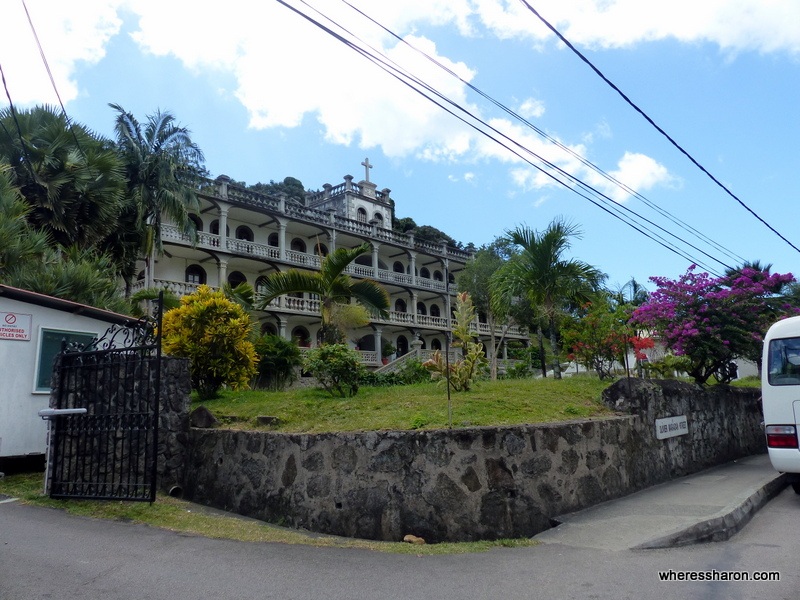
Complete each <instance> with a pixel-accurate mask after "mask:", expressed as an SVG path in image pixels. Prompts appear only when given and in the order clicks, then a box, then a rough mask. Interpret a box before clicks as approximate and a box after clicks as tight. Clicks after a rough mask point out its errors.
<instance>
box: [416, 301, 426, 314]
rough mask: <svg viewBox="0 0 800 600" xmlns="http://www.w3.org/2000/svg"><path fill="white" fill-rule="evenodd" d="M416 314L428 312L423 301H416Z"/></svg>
mask: <svg viewBox="0 0 800 600" xmlns="http://www.w3.org/2000/svg"><path fill="white" fill-rule="evenodd" d="M417 314H418V315H427V314H428V309H427V307H426V306H425V304H424V303H423V302H417Z"/></svg>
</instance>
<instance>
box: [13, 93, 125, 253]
mask: <svg viewBox="0 0 800 600" xmlns="http://www.w3.org/2000/svg"><path fill="white" fill-rule="evenodd" d="M0 129H2V130H3V132H4V135H2V136H0V163H5V164H7V165H10V166H11V167H12V169H13V174H14V177H13V183H14V185H15V186H16V187H17V188H18V189H19V191H20V193H21V194H22V196H23V197H24V198H25V201H26V202H27V203H28V205H29V206H30V209H31V210H30V212H29V213H28V215H27V220H28V222H29V223H30V224H31V226H32V227H33V228H35V229H36V230H39V231H42V232H44V233H45V234H46V235H47V236H48V238H49V240H50V244H51V245H53V246H57V245H58V246H62V247H65V248H66V247H69V246H77V247H79V248H80V249H82V250H85V249H91V248H94V247H96V246H97V245H98V244H100V243H102V241H103V240H104V239H105V238H107V237H108V236H109V235H111V234H113V233H114V231H115V230H116V224H117V219H118V217H119V214H120V211H121V209H122V203H123V201H124V194H125V179H124V174H123V170H122V164H121V162H120V160H119V157H118V156H117V154H116V153H115V152H114V149H113V144H112V142H111V141H110V140H106V139H103V138H101V137H99V136H97V135H95V134H93V133H92V132H91V131H89V130H88V129H87V128H86V127H84V126H82V125H80V124H78V123H69V122H68V121H67V118H66V117H65V116H64V115H62V114H60V113H58V112H56V110H55V109H54V108H52V107H48V106H38V107H35V108H32V109H30V110H24V111H13V112H12V111H11V109H5V110H2V111H0Z"/></svg>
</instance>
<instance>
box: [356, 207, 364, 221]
mask: <svg viewBox="0 0 800 600" xmlns="http://www.w3.org/2000/svg"><path fill="white" fill-rule="evenodd" d="M356 220H357V221H360V222H361V223H366V222H367V211H365V210H364V209H363V208H359V209H358V210H357V211H356Z"/></svg>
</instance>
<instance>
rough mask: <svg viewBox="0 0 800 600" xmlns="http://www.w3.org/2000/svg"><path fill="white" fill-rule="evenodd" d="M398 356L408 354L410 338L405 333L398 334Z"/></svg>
mask: <svg viewBox="0 0 800 600" xmlns="http://www.w3.org/2000/svg"><path fill="white" fill-rule="evenodd" d="M396 347H397V356H403V355H404V354H408V339H407V338H406V336H404V335H398V336H397V344H396Z"/></svg>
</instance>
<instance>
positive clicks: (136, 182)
mask: <svg viewBox="0 0 800 600" xmlns="http://www.w3.org/2000/svg"><path fill="white" fill-rule="evenodd" d="M109 106H111V108H113V109H114V110H115V111H116V112H117V117H116V120H115V124H114V131H115V133H116V138H117V149H118V152H119V155H120V157H121V159H122V161H123V163H124V165H125V177H126V179H127V190H128V200H129V202H128V204H127V206H126V209H125V213H124V214H123V219H124V221H125V222H126V224H128V226H129V227H131V231H133V232H135V235H134V236H133V238H132V239H129V240H128V243H129V244H134V245H135V246H138V250H139V251H141V252H142V253H143V254H144V256H145V261H146V262H147V264H148V269H147V275H148V277H149V276H150V269H149V265H150V264H151V263H152V260H153V254H154V253H161V252H162V251H163V247H162V242H161V224H162V216H166V217H167V218H168V219H170V220H171V221H172V222H173V223H175V225H176V226H178V227H180V228H182V229H183V230H184V231H186V232H187V233H189V234H194V225H193V223H192V222H191V220H190V219H189V211H190V210H191V209H193V208H196V207H197V195H196V190H197V188H198V185H199V182H200V178H201V177H203V176H205V175H206V170H205V167H204V166H203V161H204V158H203V152H202V151H201V150H200V148H199V147H198V146H197V144H195V143H194V142H193V141H192V139H191V135H190V132H189V130H188V129H186V128H185V127H181V126H180V125H178V124H177V123H176V121H175V117H174V116H173V115H172V114H171V113H169V112H162V111H160V110H159V111H156V112H155V114H152V115H148V117H147V123H146V124H144V126H143V125H142V124H140V123H139V121H137V120H136V118H135V117H134V116H133V115H132V114H131V113H129V112H127V111H126V110H125V109H123V108H122V107H121V106H120V105H118V104H110V105H109ZM121 254H122V255H123V256H124V257H126V259H127V260H128V261H129V263H128V265H127V268H126V269H125V273H124V274H125V277H126V283H127V284H128V286H129V285H130V280H131V277H132V275H133V267H132V266H131V264H130V260H131V258H132V256H131V252H130V249H129V248H128V251H126V252H121ZM133 265H134V266H135V259H133ZM147 285H148V287H150V286H151V285H152V282H151V281H148V282H147Z"/></svg>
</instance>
